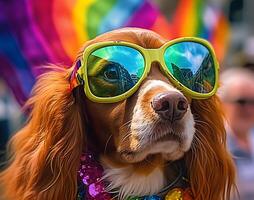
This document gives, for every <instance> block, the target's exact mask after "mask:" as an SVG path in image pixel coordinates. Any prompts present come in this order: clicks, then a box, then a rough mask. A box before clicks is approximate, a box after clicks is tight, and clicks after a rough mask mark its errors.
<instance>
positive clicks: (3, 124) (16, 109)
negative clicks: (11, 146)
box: [0, 79, 24, 170]
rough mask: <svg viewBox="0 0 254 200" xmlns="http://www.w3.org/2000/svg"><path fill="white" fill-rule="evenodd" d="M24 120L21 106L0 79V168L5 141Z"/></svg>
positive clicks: (0, 166)
mask: <svg viewBox="0 0 254 200" xmlns="http://www.w3.org/2000/svg"><path fill="white" fill-rule="evenodd" d="M23 121H24V116H23V115H22V113H21V108H20V106H19V105H18V103H17V102H16V101H15V99H14V97H13V95H12V94H11V93H10V90H9V89H8V88H7V87H6V85H5V83H4V82H3V80H1V79H0V170H1V169H2V168H3V167H4V164H5V161H6V148H7V142H8V139H9V138H10V136H11V134H12V133H14V132H15V131H16V130H17V129H18V128H19V127H20V126H21V124H22V122H23Z"/></svg>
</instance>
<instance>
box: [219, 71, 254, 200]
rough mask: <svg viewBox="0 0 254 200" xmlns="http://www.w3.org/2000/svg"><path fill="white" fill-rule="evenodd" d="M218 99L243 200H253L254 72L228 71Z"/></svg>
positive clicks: (222, 82)
mask: <svg viewBox="0 0 254 200" xmlns="http://www.w3.org/2000/svg"><path fill="white" fill-rule="evenodd" d="M219 95H220V96H221V99H222V102H223V105H224V109H225V114H226V119H227V121H226V130H227V132H228V138H227V142H228V147H229V150H230V151H231V153H232V155H233V158H234V160H235V163H236V168H237V171H238V185H237V186H238V189H239V193H240V199H241V200H254V72H253V71H251V70H249V69H246V68H232V69H228V70H225V71H224V72H223V73H222V74H221V88H220V91H219Z"/></svg>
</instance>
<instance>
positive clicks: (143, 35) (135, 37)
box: [85, 28, 166, 48]
mask: <svg viewBox="0 0 254 200" xmlns="http://www.w3.org/2000/svg"><path fill="white" fill-rule="evenodd" d="M104 41H125V42H131V43H134V44H137V45H140V46H142V47H144V48H159V47H161V46H162V45H163V44H164V43H165V42H166V40H165V39H164V38H163V37H161V36H160V35H158V34H157V33H155V32H153V31H150V30H146V29H140V28H123V29H118V30H114V31H111V32H107V33H104V34H102V35H100V36H97V37H96V38H95V39H93V40H91V41H89V42H88V43H87V44H85V47H86V46H89V45H91V44H93V43H98V42H104Z"/></svg>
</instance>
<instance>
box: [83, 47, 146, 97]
mask: <svg viewBox="0 0 254 200" xmlns="http://www.w3.org/2000/svg"><path fill="white" fill-rule="evenodd" d="M144 69H145V61H144V57H143V56H142V54H141V53H140V52H139V51H138V50H136V49H133V48H131V47H128V46H107V47H102V48H100V49H97V50H96V51H94V52H92V53H91V54H90V55H89V57H88V61H87V75H88V84H89V88H90V90H91V92H92V93H93V94H94V95H95V96H97V97H115V96H118V95H121V94H123V93H125V92H127V91H128V90H130V89H131V88H132V87H134V86H135V84H136V83H137V82H138V81H139V79H140V78H141V76H142V75H143V73H144Z"/></svg>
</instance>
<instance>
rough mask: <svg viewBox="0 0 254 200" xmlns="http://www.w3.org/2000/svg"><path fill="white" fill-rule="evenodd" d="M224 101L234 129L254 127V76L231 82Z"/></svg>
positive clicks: (239, 130)
mask: <svg viewBox="0 0 254 200" xmlns="http://www.w3.org/2000/svg"><path fill="white" fill-rule="evenodd" d="M224 103H225V109H226V114H227V117H228V121H229V124H230V126H231V128H232V129H233V130H234V131H238V132H243V131H248V130H249V129H250V128H252V127H254V78H253V80H241V81H240V80H239V81H236V82H234V83H233V84H231V86H230V88H229V91H228V94H227V98H226V99H225V100H224Z"/></svg>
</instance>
